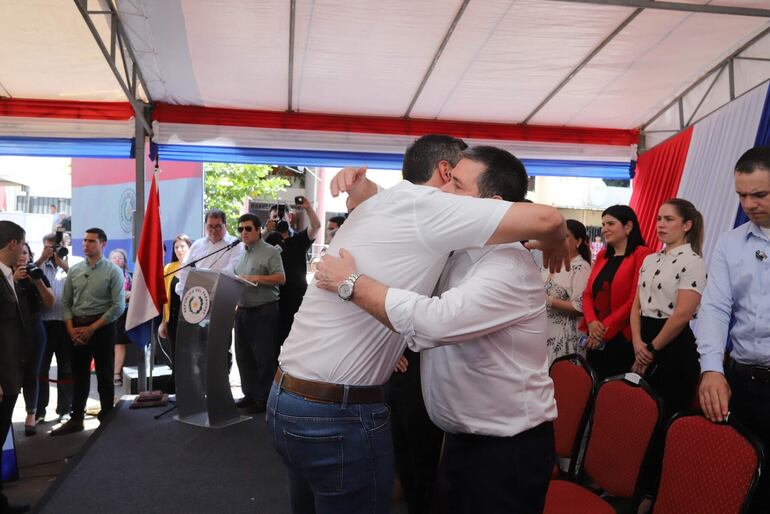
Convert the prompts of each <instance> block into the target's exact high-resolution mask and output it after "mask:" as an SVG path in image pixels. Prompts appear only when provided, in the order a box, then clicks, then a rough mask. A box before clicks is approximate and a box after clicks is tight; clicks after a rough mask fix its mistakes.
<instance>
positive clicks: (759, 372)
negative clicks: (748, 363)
mask: <svg viewBox="0 0 770 514" xmlns="http://www.w3.org/2000/svg"><path fill="white" fill-rule="evenodd" d="M750 371H751V379H752V380H754V381H755V382H762V383H763V384H767V383H770V368H766V367H764V366H752V367H751V370H750Z"/></svg>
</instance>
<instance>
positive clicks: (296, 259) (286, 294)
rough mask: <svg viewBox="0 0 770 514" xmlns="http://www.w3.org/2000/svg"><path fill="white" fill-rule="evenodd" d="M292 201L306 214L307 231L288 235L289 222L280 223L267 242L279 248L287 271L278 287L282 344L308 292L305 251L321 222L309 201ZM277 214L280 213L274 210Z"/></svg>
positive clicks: (299, 199)
mask: <svg viewBox="0 0 770 514" xmlns="http://www.w3.org/2000/svg"><path fill="white" fill-rule="evenodd" d="M294 200H295V202H296V203H297V206H299V207H301V208H302V209H304V210H305V212H307V215H308V221H309V226H308V228H306V229H305V230H302V231H300V232H295V233H294V234H291V233H290V230H291V228H290V227H289V223H288V222H287V221H285V220H282V221H280V222H279V223H277V225H276V230H275V233H274V234H271V235H270V237H269V238H268V239H267V242H268V243H270V244H274V245H276V246H279V247H280V248H281V260H282V261H283V269H284V270H285V271H286V283H285V284H284V285H283V286H281V296H280V299H279V303H280V307H281V318H280V319H281V321H280V326H279V328H278V343H279V344H283V342H284V341H285V340H286V338H287V337H288V335H289V331H290V330H291V325H292V323H294V315H295V314H296V313H297V311H298V310H299V306H300V304H302V298H303V297H304V296H305V291H306V290H307V252H308V250H310V247H311V246H312V245H313V241H314V240H315V237H316V234H318V230H319V229H320V228H321V220H319V219H318V215H317V214H316V212H315V211H314V210H313V208H312V206H311V205H310V202H309V201H308V199H307V198H305V197H304V196H298V197H296V198H295V199H294ZM278 207H281V206H278ZM276 214H279V212H278V211H277V210H276ZM271 215H272V210H271Z"/></svg>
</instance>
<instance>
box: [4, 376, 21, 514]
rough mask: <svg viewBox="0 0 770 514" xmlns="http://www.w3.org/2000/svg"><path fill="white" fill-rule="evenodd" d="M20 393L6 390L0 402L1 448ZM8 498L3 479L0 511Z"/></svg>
mask: <svg viewBox="0 0 770 514" xmlns="http://www.w3.org/2000/svg"><path fill="white" fill-rule="evenodd" d="M18 397H19V395H18V394H8V393H7V392H5V391H4V394H3V401H2V402H0V448H2V446H3V443H5V437H6V436H7V435H8V429H9V428H11V417H12V416H13V407H14V406H15V405H16V399H17V398H18ZM7 503H8V500H6V498H5V496H3V481H2V480H0V512H2V511H3V509H5V506H6V505H7Z"/></svg>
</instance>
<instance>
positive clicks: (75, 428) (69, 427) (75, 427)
mask: <svg viewBox="0 0 770 514" xmlns="http://www.w3.org/2000/svg"><path fill="white" fill-rule="evenodd" d="M82 431H83V420H82V419H75V418H71V419H70V420H69V421H67V422H66V423H65V424H63V425H62V426H60V427H59V428H57V429H56V430H52V431H51V435H52V436H57V435H67V434H74V433H75V432H82Z"/></svg>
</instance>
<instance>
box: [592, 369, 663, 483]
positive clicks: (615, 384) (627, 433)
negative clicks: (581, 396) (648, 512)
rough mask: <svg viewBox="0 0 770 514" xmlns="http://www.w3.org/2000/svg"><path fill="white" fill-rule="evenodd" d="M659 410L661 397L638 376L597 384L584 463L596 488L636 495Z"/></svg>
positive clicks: (614, 378)
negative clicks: (597, 389) (597, 388)
mask: <svg viewBox="0 0 770 514" xmlns="http://www.w3.org/2000/svg"><path fill="white" fill-rule="evenodd" d="M660 413H661V402H660V399H659V398H658V397H657V395H655V393H654V392H653V391H652V389H650V387H649V385H647V383H646V382H645V381H644V380H642V379H641V378H640V377H639V376H638V375H635V374H632V373H628V374H626V375H625V376H619V377H613V378H609V379H607V380H605V381H604V382H603V383H602V384H601V385H600V386H599V392H598V393H597V395H596V403H595V405H594V417H593V421H592V423H591V434H590V438H589V441H588V447H587V449H586V456H585V465H584V471H585V472H586V473H587V474H588V476H589V477H590V478H591V480H592V481H593V482H594V483H595V484H596V485H597V486H598V487H599V488H601V489H603V490H604V491H606V492H608V493H609V494H611V495H613V496H620V497H624V498H632V497H634V496H635V493H636V483H637V479H638V478H639V472H640V470H641V468H642V464H643V463H644V461H645V457H646V455H647V449H648V446H649V443H650V440H651V439H652V436H653V434H654V433H655V431H656V430H657V429H659V428H660V426H659V425H660V423H661V419H660V418H661V416H660Z"/></svg>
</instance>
